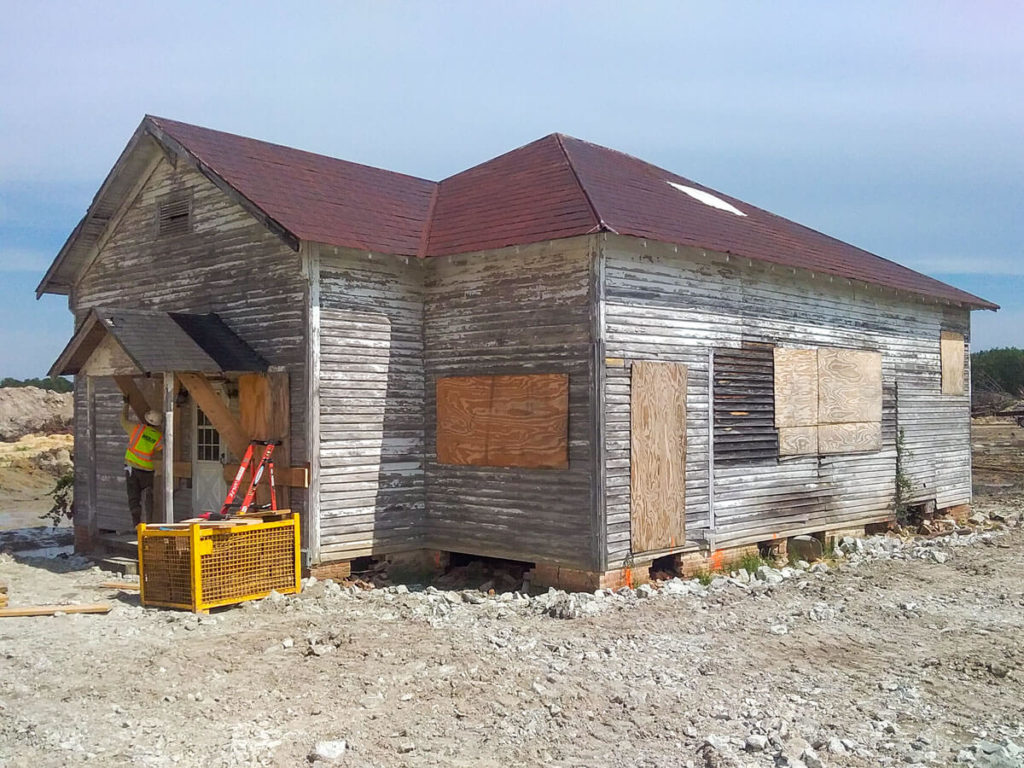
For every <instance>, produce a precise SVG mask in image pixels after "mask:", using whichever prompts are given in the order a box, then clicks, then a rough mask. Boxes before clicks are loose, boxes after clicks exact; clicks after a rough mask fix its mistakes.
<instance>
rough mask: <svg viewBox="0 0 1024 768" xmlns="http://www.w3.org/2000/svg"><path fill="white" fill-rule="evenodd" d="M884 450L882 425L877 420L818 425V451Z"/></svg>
mask: <svg viewBox="0 0 1024 768" xmlns="http://www.w3.org/2000/svg"><path fill="white" fill-rule="evenodd" d="M880 450H882V425H881V423H879V422H877V421H869V422H861V423H858V424H822V425H821V426H819V427H818V452H819V453H821V454H830V453H859V452H862V451H880Z"/></svg>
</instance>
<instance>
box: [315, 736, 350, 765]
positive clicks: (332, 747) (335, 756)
mask: <svg viewBox="0 0 1024 768" xmlns="http://www.w3.org/2000/svg"><path fill="white" fill-rule="evenodd" d="M347 747H348V744H347V743H346V742H345V740H344V739H338V740H337V741H318V742H317V743H316V744H315V745H314V746H313V751H312V752H310V753H309V761H310V762H313V761H315V760H322V761H324V762H326V763H337V762H340V761H341V759H342V758H343V757H344V756H345V750H346V749H347Z"/></svg>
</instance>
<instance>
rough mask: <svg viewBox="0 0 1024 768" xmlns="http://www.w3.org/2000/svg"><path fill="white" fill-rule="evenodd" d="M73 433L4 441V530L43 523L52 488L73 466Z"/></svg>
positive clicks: (0, 469)
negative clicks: (71, 453)
mask: <svg viewBox="0 0 1024 768" xmlns="http://www.w3.org/2000/svg"><path fill="white" fill-rule="evenodd" d="M73 445H74V440H73V438H72V437H71V435H64V434H57V435H26V436H24V437H22V438H20V439H19V440H17V441H14V442H0V531H2V530H5V529H9V528H21V527H30V526H37V525H43V524H44V521H43V520H42V519H41V518H42V515H43V513H45V512H46V511H47V510H48V509H49V508H50V506H51V505H52V499H51V498H50V497H49V495H48V494H49V492H50V491H51V490H53V486H54V483H56V481H57V478H58V477H59V476H60V475H61V474H62V473H63V472H65V471H68V470H69V469H70V468H71V455H70V452H71V449H72V446H73Z"/></svg>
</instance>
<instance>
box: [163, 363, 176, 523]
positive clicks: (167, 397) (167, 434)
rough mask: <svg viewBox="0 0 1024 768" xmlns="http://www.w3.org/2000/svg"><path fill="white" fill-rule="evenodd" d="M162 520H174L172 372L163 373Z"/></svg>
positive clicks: (170, 521) (167, 521)
mask: <svg viewBox="0 0 1024 768" xmlns="http://www.w3.org/2000/svg"><path fill="white" fill-rule="evenodd" d="M163 463H164V476H163V480H164V487H163V493H164V522H165V523H173V522H174V374H173V373H164V452H163Z"/></svg>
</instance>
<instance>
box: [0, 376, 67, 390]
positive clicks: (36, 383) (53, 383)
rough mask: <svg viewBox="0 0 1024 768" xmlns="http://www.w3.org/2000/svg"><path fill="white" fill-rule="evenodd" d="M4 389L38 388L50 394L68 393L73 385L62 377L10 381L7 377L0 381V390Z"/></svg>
mask: <svg viewBox="0 0 1024 768" xmlns="http://www.w3.org/2000/svg"><path fill="white" fill-rule="evenodd" d="M5 387H38V388H39V389H48V390H50V391H51V392H70V391H71V390H73V389H74V388H75V385H74V384H72V383H71V382H70V381H68V380H67V379H65V378H64V377H63V376H47V377H46V378H45V379H12V378H11V377H10V376H8V377H7V378H4V379H0V389H3V388H5Z"/></svg>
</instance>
